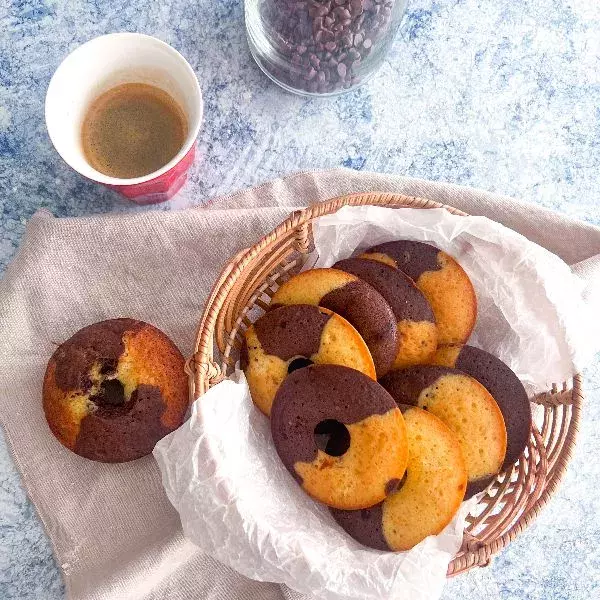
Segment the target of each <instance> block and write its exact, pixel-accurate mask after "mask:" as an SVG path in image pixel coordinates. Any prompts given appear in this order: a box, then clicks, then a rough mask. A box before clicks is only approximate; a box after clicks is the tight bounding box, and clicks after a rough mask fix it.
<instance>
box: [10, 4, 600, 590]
mask: <svg viewBox="0 0 600 600" xmlns="http://www.w3.org/2000/svg"><path fill="white" fill-rule="evenodd" d="M112 31H140V32H144V33H148V34H151V35H154V36H157V37H159V38H161V39H162V40H164V41H166V42H168V43H170V44H172V45H173V46H175V47H176V48H177V49H178V50H180V51H181V52H182V53H183V54H184V55H185V56H186V57H187V59H188V60H189V61H190V63H191V64H192V66H193V67H194V69H195V70H196V73H197V74H198V78H199V80H200V82H201V86H202V89H203V93H204V98H205V103H206V121H205V125H204V128H203V131H202V133H201V137H200V147H201V151H202V156H203V158H202V160H199V161H197V162H196V164H195V165H194V168H193V171H192V174H191V182H190V183H189V184H188V185H187V187H186V188H185V189H184V191H183V192H182V193H181V194H180V195H179V196H178V197H177V198H176V199H175V200H174V201H173V202H172V203H171V204H169V205H165V206H162V207H161V208H162V209H164V210H170V209H176V208H182V207H185V206H189V205H192V204H201V203H203V202H206V201H207V200H208V199H210V198H211V197H213V196H215V195H220V194H224V193H228V192H232V191H234V190H237V189H240V188H243V187H246V186H249V185H253V184H256V183H259V182H262V181H264V180H266V179H270V178H273V177H276V176H279V175H282V174H285V173H289V172H291V171H294V170H301V169H309V168H325V167H334V166H340V165H343V166H347V167H350V168H354V169H368V170H374V171H381V172H388V173H397V174H404V175H410V176H416V177H422V178H426V179H434V180H445V181H452V182H455V183H460V184H465V185H472V186H476V187H481V188H485V189H488V190H492V191H496V192H499V193H503V194H507V195H512V196H515V197H518V198H521V199H524V200H526V201H529V202H534V203H537V204H541V205H543V206H547V207H550V208H553V209H556V210H559V211H562V212H564V213H566V214H569V215H571V216H574V217H578V218H580V219H584V220H586V221H589V222H592V223H596V224H600V209H599V207H598V203H599V193H600V176H599V173H600V3H599V2H597V1H596V0H519V1H518V2H513V1H510V0H439V1H426V0H409V9H408V12H407V15H406V18H405V21H404V23H403V26H402V30H401V32H400V34H399V36H398V39H397V41H396V44H395V46H394V48H393V51H392V53H391V55H390V56H389V60H388V61H387V62H386V64H385V65H384V67H383V69H382V71H381V73H380V75H379V76H378V77H377V78H376V79H374V80H373V81H372V82H371V83H370V84H369V85H368V86H366V87H364V88H362V89H359V90H358V91H356V92H354V93H352V94H350V95H346V96H343V97H338V98H335V99H333V100H320V101H319V100H307V99H303V98H298V97H294V96H291V95H288V94H286V93H283V92H282V91H281V90H279V89H278V88H277V87H275V86H274V85H273V84H272V83H271V82H270V81H268V80H267V79H266V78H265V77H264V76H263V75H262V74H261V72H260V71H259V69H258V68H257V67H256V66H255V65H254V63H253V62H252V60H251V58H250V56H249V54H248V51H247V46H246V41H245V36H244V28H243V2H242V0H161V1H160V2H149V1H148V2H143V1H141V0H127V1H126V2H125V1H122V0H107V1H101V0H95V1H90V2H84V1H82V0H79V1H77V0H72V1H61V2H59V1H51V0H48V1H46V2H38V1H31V2H27V1H19V0H15V1H13V2H10V1H9V0H0V272H1V271H2V270H3V268H4V266H5V265H6V264H7V262H8V261H9V260H10V257H11V256H12V255H13V253H14V252H15V250H16V248H17V246H18V244H19V239H20V237H21V235H22V234H23V230H24V225H25V222H26V220H27V219H28V218H29V217H30V216H31V215H32V214H33V212H34V211H35V210H36V209H38V208H40V207H47V208H49V209H50V210H51V211H52V212H53V213H54V214H56V215H58V216H67V215H69V216H74V215H85V214H89V213H92V212H108V211H114V212H124V211H132V210H143V209H139V208H137V207H134V206H133V205H131V204H128V203H127V202H125V201H123V200H122V199H120V198H119V197H118V196H117V195H115V194H114V193H113V192H110V191H108V190H106V189H104V188H101V187H99V186H96V185H94V184H92V183H90V182H88V181H86V180H84V179H83V178H81V177H80V176H79V175H77V174H76V173H74V172H73V171H71V170H70V169H69V168H68V167H66V165H65V164H64V163H63V162H62V161H61V160H60V158H59V157H58V155H57V154H56V153H55V152H54V150H53V148H52V146H51V144H50V140H49V139H48V136H47V134H46V130H45V126H44V120H43V103H44V94H45V90H46V87H47V85H48V82H49V80H50V77H51V75H52V73H53V71H54V70H55V69H56V67H57V66H58V64H59V63H60V61H61V60H62V59H63V58H64V56H65V55H66V54H67V53H68V52H69V51H71V50H72V49H74V48H75V47H76V46H78V45H79V44H81V43H82V42H84V41H86V40H89V39H91V38H93V37H95V36H97V35H100V34H103V33H108V32H112ZM586 375H587V376H586V387H587V391H588V402H587V406H586V409H585V412H584V425H583V428H582V432H581V435H580V442H579V446H578V449H577V452H576V454H575V458H574V461H573V463H572V466H571V468H570V470H569V473H568V475H567V477H566V479H565V481H564V484H563V485H562V488H561V490H560V492H559V494H558V495H557V497H556V498H555V499H554V500H553V501H552V502H551V504H550V505H549V507H548V508H547V509H546V510H545V511H544V512H543V514H542V515H541V516H540V518H539V520H538V521H537V523H536V524H534V525H533V526H532V527H531V528H530V529H529V530H528V531H527V532H526V533H525V534H524V535H523V536H521V537H520V538H518V539H517V541H515V542H514V543H513V544H512V545H511V546H510V548H509V549H508V550H507V551H506V552H504V553H503V554H502V555H501V556H500V557H498V558H497V559H496V560H495V561H494V562H493V563H492V566H490V567H489V568H487V569H479V570H477V571H475V572H471V573H469V574H468V575H463V576H460V577H457V578H455V579H453V580H451V581H450V582H449V584H448V586H447V588H446V592H445V595H444V598H445V600H450V599H451V598H452V599H454V598H465V599H466V598H476V597H485V598H486V599H488V600H494V599H502V600H513V599H514V600H517V599H518V600H523V599H527V600H529V599H531V600H538V599H539V600H550V599H561V600H562V599H566V598H569V599H574V600H575V599H576V600H591V599H594V598H600V551H599V550H598V546H599V545H600V523H599V517H598V515H600V500H599V498H600V496H599V495H598V493H597V492H598V487H599V485H600V466H599V463H598V458H597V457H598V452H599V450H600V433H599V432H600V394H599V393H598V389H599V388H600V369H599V366H598V363H596V364H595V365H594V366H593V367H591V368H590V369H589V370H588V372H587V374H586ZM0 437H1V436H0ZM63 593H64V592H63V587H62V583H61V579H60V575H59V572H58V570H57V567H56V565H55V563H54V560H53V557H52V553H51V548H50V545H49V542H48V541H47V538H46V537H45V535H44V533H43V531H42V528H41V525H40V524H39V522H38V520H37V517H36V515H35V513H34V511H33V508H32V506H31V504H30V503H29V502H28V500H27V498H26V496H25V494H24V492H23V490H22V488H21V486H20V482H19V477H18V475H17V473H16V471H15V468H14V466H13V463H12V461H11V459H10V457H9V456H8V451H7V449H6V446H5V445H4V443H3V442H2V441H1V440H0V599H2V600H5V599H6V600H8V599H12V598H15V599H16V598H19V599H29V598H31V599H33V598H36V599H46V598H48V599H58V598H62V596H63Z"/></svg>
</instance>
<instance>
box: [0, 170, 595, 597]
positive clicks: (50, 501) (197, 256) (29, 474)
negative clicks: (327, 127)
mask: <svg viewBox="0 0 600 600" xmlns="http://www.w3.org/2000/svg"><path fill="white" fill-rule="evenodd" d="M359 191H388V192H400V193H404V194H408V195H415V196H422V197H426V198H430V199H432V200H437V201H440V202H445V203H448V204H452V205H453V206H456V207H458V208H461V209H463V210H465V211H466V212H469V213H471V214H475V215H484V216H487V217H490V218H492V219H495V220H497V221H500V222H502V223H504V224H505V225H507V226H508V227H511V228H513V229H515V230H517V231H519V232H521V233H523V234H524V235H526V236H527V237H528V238H529V239H531V240H533V241H535V242H537V243H539V244H541V245H543V246H545V247H546V248H548V249H550V250H551V251H553V252H555V253H556V254H558V255H559V256H561V257H562V258H563V259H564V260H565V261H566V262H567V263H569V264H571V265H575V269H576V270H577V272H578V273H579V274H581V275H582V276H584V277H585V278H586V279H587V281H588V289H587V294H588V296H589V298H590V300H594V298H597V299H598V301H600V258H599V257H600V229H598V228H595V227H593V226H591V225H586V224H584V223H580V222H576V221H572V220H569V219H567V218H565V217H562V216H560V215H557V214H554V213H552V212H550V211H546V210H543V209H540V208H537V207H536V206H533V205H530V204H523V203H518V202H516V201H514V200H512V199H509V198H503V197H500V196H496V195H493V194H488V193H485V192H481V191H478V190H472V189H467V188H462V187H459V186H454V185H447V184H439V183H431V182H425V181H420V180H415V179H407V178H403V177H392V176H386V175H376V174H369V173H357V172H354V171H348V170H334V171H324V172H313V173H300V174H297V175H293V176H291V177H288V178H286V179H281V180H277V181H274V182H271V183H268V184H265V185H262V186H260V187H257V188H254V189H251V190H247V191H244V192H240V193H237V194H234V195H232V196H229V197H226V198H221V199H218V200H215V201H213V202H212V203H211V204H209V205H208V206H207V207H206V208H200V209H191V210H186V211H181V212H147V213H141V214H140V213H138V214H131V215H125V216H123V215H118V216H116V215H107V216H94V217H86V218H77V219H54V218H52V216H51V215H50V214H49V213H47V212H39V213H37V214H36V215H35V216H34V217H33V218H32V219H31V221H30V223H29V225H28V227H27V233H26V235H25V238H24V240H23V243H22V246H21V249H20V250H19V252H18V254H17V256H16V257H15V259H14V260H13V262H12V263H11V265H10V266H9V268H8V270H7V273H6V275H5V278H4V279H3V281H2V282H0V421H1V423H2V425H3V426H4V429H5V432H6V434H7V436H8V440H9V445H10V447H11V449H12V451H13V454H14V458H15V461H16V463H17V465H18V467H19V469H20V471H21V473H22V476H23V481H24V484H25V487H26V488H27V491H28V493H29V496H30V497H31V499H32V501H33V503H34V504H35V506H36V509H37V511H38V514H39V515H40V517H41V519H42V521H43V523H44V526H45V528H46V531H47V532H48V535H49V536H50V539H51V540H52V543H53V546H54V550H55V553H56V556H57V560H58V564H59V565H60V566H61V568H62V569H63V572H64V579H65V584H66V589H67V593H68V596H69V597H70V598H73V599H78V600H79V599H86V600H88V599H89V600H91V599H98V600H99V599H103V600H113V599H114V600H117V599H118V600H123V599H129V598H131V599H136V600H137V599H140V600H141V599H143V600H149V599H153V600H154V599H158V598H169V599H170V600H179V599H191V598H194V599H196V598H198V599H199V598H208V599H210V600H213V599H214V600H220V599H228V600H229V599H231V598H240V599H242V600H244V599H256V600H263V599H264V600H268V599H271V598H273V599H281V598H297V597H298V596H297V595H296V594H295V593H294V592H291V591H290V590H288V589H287V588H282V587H280V586H278V585H274V584H269V583H258V582H254V581H250V580H248V579H245V578H244V577H242V576H240V575H238V574H237V573H235V572H233V571H231V570H230V569H228V568H227V567H224V566H222V565H220V564H219V563H217V562H215V561H214V560H213V559H211V558H209V557H207V556H203V555H202V554H201V553H200V552H199V551H198V550H197V549H196V548H195V547H194V546H193V545H192V544H191V543H189V542H187V541H186V540H185V539H184V538H183V536H182V534H181V527H180V523H179V518H178V515H177V513H176V512H175V511H174V509H173V508H172V507H171V505H170V504H169V502H168V500H167V498H166V496H165V494H164V492H163V489H162V487H161V483H160V476H159V473H158V468H157V466H156V464H155V463H154V460H153V458H152V457H151V456H149V457H146V458H144V459H140V460H138V461H135V462H133V463H129V464H123V465H103V464H100V463H94V462H91V461H87V460H85V459H82V458H79V457H78V456H76V455H75V454H72V453H70V452H69V451H67V450H65V449H64V448H63V447H62V446H60V444H59V443H58V442H57V441H56V440H55V439H54V437H53V436H52V434H51V433H50V431H49V429H48V427H47V425H46V422H45V419H44V415H43V412H42V407H41V397H40V393H41V385H42V378H43V375H44V370H45V367H46V362H47V360H48V358H49V357H50V355H51V354H52V352H53V351H54V349H55V347H56V344H58V343H60V342H61V341H63V340H64V339H66V338H67V337H69V336H70V335H72V334H73V333H74V332H75V331H76V330H77V329H79V328H80V327H83V326H84V325H87V324H89V323H93V322H95V321H99V320H101V319H106V318H111V317H121V316H131V317H135V318H139V319H143V320H146V321H149V322H151V323H154V324H155V325H157V326H158V327H160V328H161V329H163V330H164V331H166V332H167V333H168V334H169V335H170V336H171V337H172V338H173V339H174V341H175V342H176V343H177V344H178V346H179V347H180V348H181V350H182V351H183V352H184V354H186V355H189V354H190V353H191V350H192V344H193V338H194V334H195V330H196V326H197V323H198V320H199V318H200V315H201V311H202V308H203V304H204V301H205V299H206V297H207V295H208V293H209V291H210V289H211V286H212V284H213V282H214V280H215V279H216V277H217V275H218V274H219V271H220V269H221V268H222V267H223V265H224V264H225V263H226V262H227V261H228V260H229V258H230V257H232V256H233V255H234V254H235V253H237V252H238V251H239V250H240V249H242V248H244V247H247V246H249V245H251V244H252V243H254V242H255V241H256V240H257V239H258V238H259V237H260V236H261V235H263V234H264V233H266V232H267V231H269V230H270V229H272V228H273V227H274V226H275V225H276V224H277V223H279V222H280V221H281V220H283V219H284V218H285V217H286V216H287V215H288V214H289V212H290V211H291V210H293V209H294V208H298V207H302V206H305V205H307V204H309V203H313V202H318V201H321V200H324V199H327V198H331V197H334V196H339V195H342V194H345V193H350V192H359Z"/></svg>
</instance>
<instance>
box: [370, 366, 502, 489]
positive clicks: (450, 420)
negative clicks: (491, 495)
mask: <svg viewBox="0 0 600 600" xmlns="http://www.w3.org/2000/svg"><path fill="white" fill-rule="evenodd" d="M381 385H383V387H385V389H386V390H387V391H388V392H389V393H390V394H391V395H392V397H393V398H394V400H395V401H396V402H397V403H398V404H407V405H411V406H417V407H419V408H422V409H424V410H427V411H429V412H431V413H433V414H434V415H435V416H436V417H438V418H440V419H441V420H442V421H443V422H444V423H445V424H446V425H447V426H448V427H449V428H450V429H451V430H452V431H453V432H454V433H455V434H456V436H457V437H458V440H459V442H460V445H461V448H462V451H463V454H464V457H465V462H466V465H467V473H468V484H467V491H466V495H465V498H470V497H471V496H473V495H474V494H476V493H477V492H479V491H481V490H483V489H485V487H487V485H488V484H489V483H490V482H491V481H492V480H493V479H494V478H495V477H496V475H497V474H498V473H499V472H500V470H501V469H502V465H503V464H504V457H505V455H506V427H505V424H504V417H503V416H502V412H501V411H500V408H499V407H498V404H497V403H496V401H495V400H494V398H493V397H492V395H491V394H490V393H489V392H488V390H486V389H485V387H484V386H483V385H482V384H481V383H479V382H478V381H477V380H475V379H474V378H473V377H471V376H469V375H467V374H466V373H463V372H462V371H459V370H458V369H451V368H448V367H438V366H418V367H409V368H408V369H403V370H400V371H392V372H390V373H388V374H387V375H386V376H385V377H384V378H383V379H382V380H381Z"/></svg>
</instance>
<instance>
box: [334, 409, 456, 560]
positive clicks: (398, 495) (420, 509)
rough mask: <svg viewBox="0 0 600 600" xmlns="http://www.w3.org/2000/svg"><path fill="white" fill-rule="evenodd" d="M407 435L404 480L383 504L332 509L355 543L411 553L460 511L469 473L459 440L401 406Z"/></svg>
mask: <svg viewBox="0 0 600 600" xmlns="http://www.w3.org/2000/svg"><path fill="white" fill-rule="evenodd" d="M401 410H402V413H403V415H404V421H405V423H406V432H407V436H408V464H407V467H406V476H405V478H404V480H403V481H402V483H401V485H400V487H399V489H398V490H397V491H396V492H394V493H393V494H390V495H389V496H388V497H387V498H386V499H385V500H384V501H383V502H382V503H381V504H378V505H376V506H374V507H372V508H367V509H363V510H352V511H345V510H338V509H331V514H332V515H333V518H334V519H335V520H336V521H337V523H338V524H339V525H340V526H341V527H342V528H343V529H344V530H345V531H346V532H347V533H348V534H349V535H350V536H352V537H353V538H354V539H355V540H356V541H358V542H360V543H361V544H363V545H364V546H369V547H370V548H375V549H376V550H387V551H404V550H410V549H411V548H412V547H414V546H416V545H417V544H418V543H419V542H421V541H422V540H424V539H425V538H426V537H427V536H430V535H437V534H438V533H440V532H441V531H442V530H443V529H444V527H446V525H448V523H449V522H450V521H451V520H452V518H453V517H454V515H455V514H456V511H457V510H458V508H459V507H460V504H461V502H462V499H463V496H464V494H465V488H466V485H467V469H466V466H465V459H464V457H463V454H462V450H461V448H460V444H459V442H458V439H457V438H456V436H455V435H454V433H452V431H451V430H450V429H449V428H448V427H447V426H446V425H445V424H444V423H443V422H442V421H441V420H440V419H438V418H437V417H436V416H435V415H433V414H431V413H428V412H426V411H424V410H421V409H420V408H416V407H414V406H402V407H401Z"/></svg>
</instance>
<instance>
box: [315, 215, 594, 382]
mask: <svg viewBox="0 0 600 600" xmlns="http://www.w3.org/2000/svg"><path fill="white" fill-rule="evenodd" d="M313 233H314V238H315V260H313V261H312V263H313V264H314V266H317V267H329V266H331V265H332V264H333V263H335V262H336V261H338V260H340V259H342V258H347V257H348V256H350V255H352V254H353V253H356V252H357V251H360V250H364V249H366V248H368V247H370V246H373V245H375V244H381V243H383V242H389V241H392V240H397V239H410V240H417V241H422V242H431V243H433V244H434V245H435V246H437V247H438V248H441V249H442V250H444V251H445V252H447V253H448V254H450V255H451V256H453V257H454V258H456V260H458V262H459V263H460V264H461V266H462V267H463V268H464V269H465V271H466V272H467V274H468V275H469V277H470V278H471V281H472V282H473V285H474V286H475V291H476V293H477V303H478V314H477V324H476V326H475V330H474V331H473V334H472V335H471V339H470V340H469V344H472V345H474V346H478V347H479V348H483V349H484V350H487V351H488V352H491V353H492V354H494V355H495V356H497V357H498V358H500V359H502V360H503V361H504V362H505V363H506V364H507V365H508V366H509V367H511V368H512V370H513V371H514V372H515V373H516V374H517V375H518V376H519V378H520V379H521V381H523V383H524V384H525V386H526V387H527V390H528V391H529V392H530V393H534V392H542V391H546V390H549V389H550V387H551V385H552V383H562V382H563V381H568V380H569V379H570V378H571V377H572V376H573V374H575V373H577V372H579V371H581V369H583V367H584V366H586V365H587V364H589V362H590V361H591V359H592V357H593V356H594V354H595V353H596V352H597V351H598V350H600V344H599V342H598V340H599V339H600V321H599V320H598V319H597V317H596V316H595V315H594V313H593V311H592V307H591V306H589V305H586V304H585V303H584V301H583V298H582V293H583V290H584V288H585V283H584V282H583V280H581V279H579V278H578V277H577V276H576V275H574V274H573V272H572V271H571V269H570V268H569V266H568V265H567V264H566V263H564V262H563V261H562V260H561V259H560V258H558V256H556V255H555V254H552V253H551V252H549V251H548V250H546V249H545V248H542V247H541V246H538V245H537V244H534V243H533V242H530V241H529V240H528V239H527V238H525V237H523V236H522V235H521V234H519V233H516V232H515V231H513V230H512V229H508V228H507V227H504V226H503V225H500V224H499V223H496V222H495V221H491V220H490V219H487V218H486V217H461V216H456V215H451V214H450V213H449V212H448V211H446V210H444V209H441V208H440V209H413V208H405V209H397V210H395V209H391V208H382V207H377V206H357V207H350V206H346V207H344V208H342V209H341V210H339V211H337V212H336V213H335V214H333V215H327V216H324V217H321V218H320V219H319V220H318V222H317V223H315V225H314V230H313Z"/></svg>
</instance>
